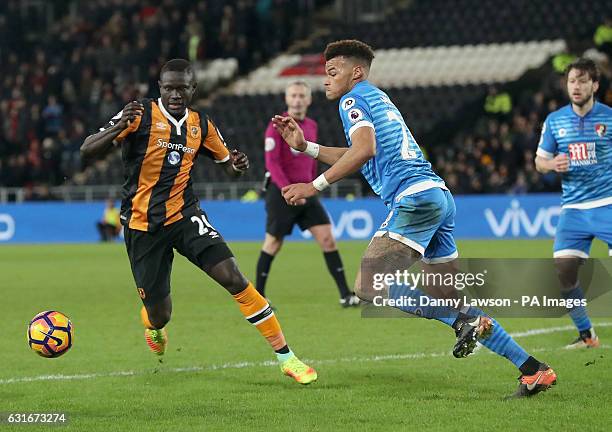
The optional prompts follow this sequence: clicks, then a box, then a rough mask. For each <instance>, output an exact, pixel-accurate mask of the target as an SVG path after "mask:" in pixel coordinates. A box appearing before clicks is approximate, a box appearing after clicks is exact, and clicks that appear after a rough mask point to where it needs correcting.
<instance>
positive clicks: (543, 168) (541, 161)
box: [535, 153, 569, 174]
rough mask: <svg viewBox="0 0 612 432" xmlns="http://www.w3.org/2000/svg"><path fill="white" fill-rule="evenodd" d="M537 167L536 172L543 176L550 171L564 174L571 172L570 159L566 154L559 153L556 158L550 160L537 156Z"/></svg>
mask: <svg viewBox="0 0 612 432" xmlns="http://www.w3.org/2000/svg"><path fill="white" fill-rule="evenodd" d="M535 167H536V170H538V172H540V173H542V174H546V173H548V172H550V171H555V172H558V173H563V172H567V171H568V170H569V159H568V158H567V155H566V154H565V153H559V154H558V155H556V156H555V157H553V158H549V159H547V158H545V157H544V156H540V155H537V156H536V157H535Z"/></svg>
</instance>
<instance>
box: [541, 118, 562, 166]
mask: <svg viewBox="0 0 612 432" xmlns="http://www.w3.org/2000/svg"><path fill="white" fill-rule="evenodd" d="M535 167H536V170H538V172H540V173H542V174H546V173H548V172H550V171H555V172H558V173H563V172H567V171H568V170H569V159H568V158H567V155H566V154H565V153H557V141H556V139H555V137H554V135H553V134H552V131H551V128H550V120H549V118H547V119H546V120H545V121H544V124H543V125H542V134H541V136H540V142H539V143H538V149H537V151H536V157H535Z"/></svg>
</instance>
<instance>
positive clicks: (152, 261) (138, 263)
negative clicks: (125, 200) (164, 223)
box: [125, 228, 174, 355]
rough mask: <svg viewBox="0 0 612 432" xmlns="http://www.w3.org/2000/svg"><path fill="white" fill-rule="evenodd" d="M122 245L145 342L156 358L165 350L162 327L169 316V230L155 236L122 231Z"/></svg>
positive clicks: (170, 249) (171, 257)
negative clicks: (127, 258) (128, 264)
mask: <svg viewBox="0 0 612 432" xmlns="http://www.w3.org/2000/svg"><path fill="white" fill-rule="evenodd" d="M125 244H126V248H127V253H128V257H129V259H130V265H131V268H132V274H133V276H134V281H135V282H136V288H137V291H138V295H139V296H140V298H141V300H142V302H143V307H142V309H141V311H140V316H141V319H142V323H143V325H144V327H145V332H144V333H145V341H146V342H147V345H148V346H149V348H150V349H151V351H153V352H154V353H155V354H158V355H162V354H164V352H165V350H166V346H167V343H168V336H167V333H166V329H165V326H166V324H167V323H168V321H170V316H171V314H172V301H171V298H170V272H171V270H172V261H173V258H174V253H173V252H172V246H171V244H170V239H169V236H168V228H162V229H161V230H159V231H158V232H156V233H148V232H143V231H137V230H132V229H129V228H126V229H125Z"/></svg>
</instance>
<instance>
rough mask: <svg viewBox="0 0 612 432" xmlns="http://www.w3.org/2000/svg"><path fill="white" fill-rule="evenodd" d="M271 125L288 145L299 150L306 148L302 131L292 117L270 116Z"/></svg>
mask: <svg viewBox="0 0 612 432" xmlns="http://www.w3.org/2000/svg"><path fill="white" fill-rule="evenodd" d="M272 126H273V127H274V129H276V130H277V131H278V133H279V134H280V135H281V136H282V137H283V139H284V140H285V141H286V142H287V144H289V147H291V148H293V149H295V150H297V151H301V152H303V151H304V150H306V139H305V138H304V131H302V128H301V127H300V125H298V124H297V122H296V121H295V120H294V119H293V118H292V117H290V116H287V117H283V116H279V115H276V116H274V117H272Z"/></svg>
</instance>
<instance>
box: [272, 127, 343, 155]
mask: <svg viewBox="0 0 612 432" xmlns="http://www.w3.org/2000/svg"><path fill="white" fill-rule="evenodd" d="M272 125H273V126H274V129H276V130H277V131H278V133H279V134H280V135H281V136H282V137H283V139H284V140H285V141H286V142H287V144H289V146H290V147H292V148H294V149H295V150H297V151H300V152H302V153H306V154H307V155H309V156H311V157H313V158H315V159H317V160H319V161H321V162H323V163H326V164H328V165H333V164H335V163H336V162H337V161H338V160H339V159H340V158H341V157H342V156H343V155H344V154H345V153H346V152H347V151H348V150H349V149H348V148H347V147H327V146H323V145H320V144H317V143H311V142H308V141H306V139H305V138H304V132H303V131H302V128H301V127H300V125H298V124H297V122H296V121H295V120H294V119H293V118H292V117H289V116H287V117H282V116H278V115H277V116H274V118H273V119H272Z"/></svg>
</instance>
